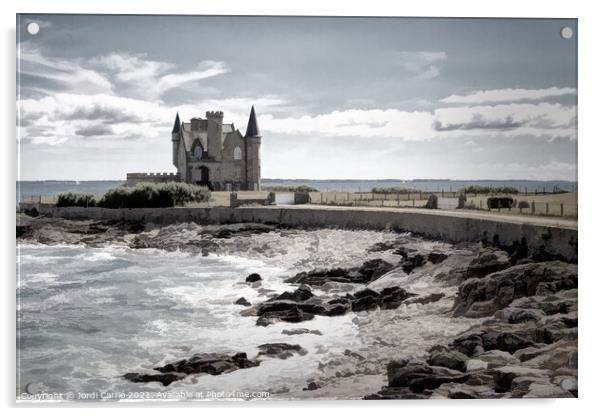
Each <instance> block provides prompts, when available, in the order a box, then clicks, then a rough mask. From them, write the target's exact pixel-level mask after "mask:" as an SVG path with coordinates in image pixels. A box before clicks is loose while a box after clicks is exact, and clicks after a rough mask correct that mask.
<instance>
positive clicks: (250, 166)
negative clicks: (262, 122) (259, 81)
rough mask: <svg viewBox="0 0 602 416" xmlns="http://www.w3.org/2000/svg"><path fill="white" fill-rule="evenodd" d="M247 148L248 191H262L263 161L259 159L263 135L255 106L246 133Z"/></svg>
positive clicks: (252, 107) (252, 108)
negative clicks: (261, 162) (260, 131)
mask: <svg viewBox="0 0 602 416" xmlns="http://www.w3.org/2000/svg"><path fill="white" fill-rule="evenodd" d="M245 146H246V151H245V154H246V160H245V162H246V163H245V165H246V181H247V189H248V190H250V191H259V190H260V189H261V164H260V160H261V159H260V157H259V151H260V148H261V134H260V133H259V126H258V124H257V118H256V117H255V106H251V114H249V122H248V123H247V132H246V133H245Z"/></svg>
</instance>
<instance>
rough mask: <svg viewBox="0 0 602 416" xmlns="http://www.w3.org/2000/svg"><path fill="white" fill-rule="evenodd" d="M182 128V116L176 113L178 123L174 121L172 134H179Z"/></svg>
mask: <svg viewBox="0 0 602 416" xmlns="http://www.w3.org/2000/svg"><path fill="white" fill-rule="evenodd" d="M181 126H182V123H180V114H179V113H176V121H174V123H173V129H172V130H171V132H172V133H179V132H180V127H181Z"/></svg>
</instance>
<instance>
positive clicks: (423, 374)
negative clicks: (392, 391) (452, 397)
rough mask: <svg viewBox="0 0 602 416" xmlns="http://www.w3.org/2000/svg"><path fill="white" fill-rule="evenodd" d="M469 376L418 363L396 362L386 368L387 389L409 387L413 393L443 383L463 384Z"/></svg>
mask: <svg viewBox="0 0 602 416" xmlns="http://www.w3.org/2000/svg"><path fill="white" fill-rule="evenodd" d="M469 377H470V375H468V374H462V373H461V372H459V371H455V370H451V369H448V368H445V367H437V366H428V365H426V364H424V363H420V362H407V361H401V362H399V361H396V362H391V363H389V365H388V366H387V378H388V380H389V385H388V387H409V389H410V390H411V391H412V392H414V393H423V392H424V391H425V390H427V389H428V390H433V389H436V388H437V387H439V386H440V385H441V384H444V383H464V382H465V381H466V380H468V378H469Z"/></svg>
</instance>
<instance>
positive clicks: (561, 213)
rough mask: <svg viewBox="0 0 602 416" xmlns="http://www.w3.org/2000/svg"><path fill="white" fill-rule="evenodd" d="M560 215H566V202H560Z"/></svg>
mask: <svg viewBox="0 0 602 416" xmlns="http://www.w3.org/2000/svg"><path fill="white" fill-rule="evenodd" d="M560 216H561V217H564V203H562V202H561V203H560Z"/></svg>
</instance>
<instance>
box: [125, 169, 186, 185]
mask: <svg viewBox="0 0 602 416" xmlns="http://www.w3.org/2000/svg"><path fill="white" fill-rule="evenodd" d="M126 179H127V185H128V186H133V185H136V184H137V183H140V182H152V183H161V182H179V181H180V174H179V173H174V172H132V173H128V174H127V176H126Z"/></svg>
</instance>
